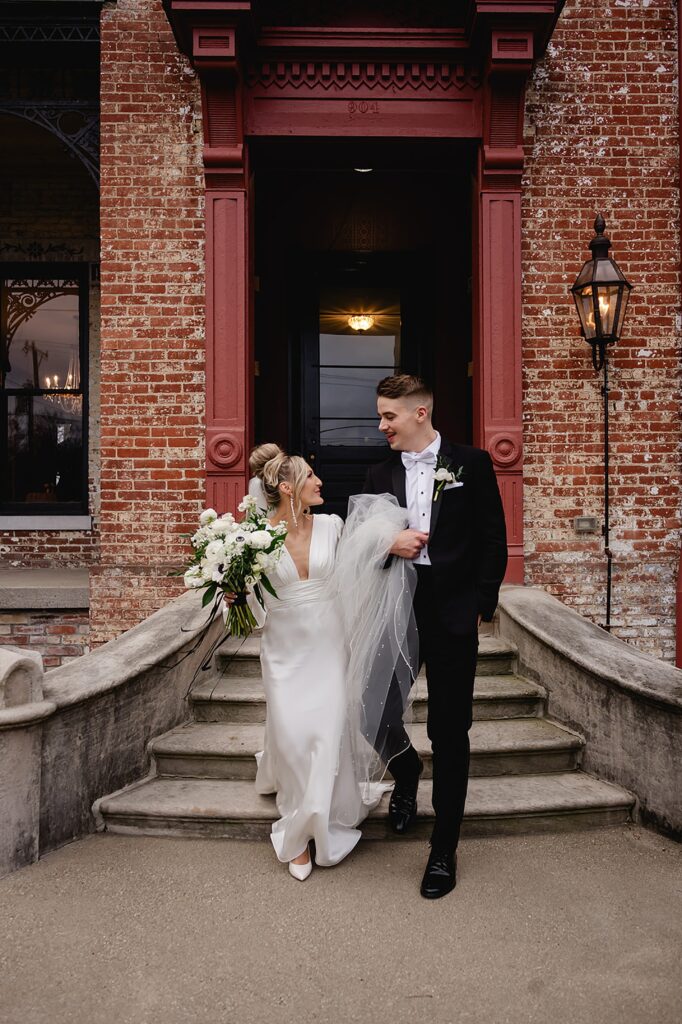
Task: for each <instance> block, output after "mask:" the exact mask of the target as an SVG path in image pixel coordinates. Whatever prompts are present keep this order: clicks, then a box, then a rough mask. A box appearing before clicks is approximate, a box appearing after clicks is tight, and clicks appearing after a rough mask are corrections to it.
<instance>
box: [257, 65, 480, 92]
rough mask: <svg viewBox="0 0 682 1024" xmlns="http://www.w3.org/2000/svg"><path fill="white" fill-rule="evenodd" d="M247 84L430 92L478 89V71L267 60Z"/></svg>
mask: <svg viewBox="0 0 682 1024" xmlns="http://www.w3.org/2000/svg"><path fill="white" fill-rule="evenodd" d="M246 84H247V85H248V86H250V87H253V86H255V85H259V86H262V87H263V88H266V89H269V88H274V89H287V88H291V89H319V88H322V89H369V90H372V89H382V90H384V89H390V90H391V91H393V90H396V89H397V90H399V91H401V92H402V91H403V90H407V91H412V92H416V91H422V90H424V89H426V90H428V91H429V92H433V91H434V90H440V91H448V90H450V89H460V90H461V89H464V88H469V89H477V88H478V87H479V86H480V84H481V80H480V76H479V74H478V72H477V71H476V70H475V69H473V68H470V67H468V66H467V65H465V64H445V63H419V64H418V63H404V62H403V63H388V62H376V61H366V62H364V61H363V62H359V61H358V62H353V61H265V62H263V63H261V64H258V65H251V66H250V67H249V68H248V69H247V71H246Z"/></svg>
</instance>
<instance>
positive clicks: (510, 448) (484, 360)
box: [473, 31, 533, 583]
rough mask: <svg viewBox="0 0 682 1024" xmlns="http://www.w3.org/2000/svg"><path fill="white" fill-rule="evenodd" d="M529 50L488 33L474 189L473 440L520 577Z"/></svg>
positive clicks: (524, 42) (524, 41) (529, 44)
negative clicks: (492, 477) (495, 493)
mask: <svg viewBox="0 0 682 1024" xmlns="http://www.w3.org/2000/svg"><path fill="white" fill-rule="evenodd" d="M532 58H533V37H532V34H531V33H529V32H507V31H504V32H503V31H493V32H492V33H491V47H490V59H489V61H488V66H487V74H486V79H485V86H484V87H485V97H484V124H483V142H482V145H481V149H480V153H479V165H478V178H477V183H476V193H475V196H474V232H473V237H474V440H475V443H476V444H478V445H480V447H482V448H486V449H487V451H488V452H489V453H490V455H491V457H492V460H493V463H494V466H495V472H496V474H497V479H498V483H499V485H500V491H501V494H502V501H503V503H504V509H505V514H506V519H507V536H508V544H509V564H508V568H507V576H506V581H507V582H508V583H523V394H522V344H521V172H522V169H523V149H522V145H521V143H522V137H523V108H524V92H525V84H526V79H527V76H528V74H529V72H530V69H531V65H532Z"/></svg>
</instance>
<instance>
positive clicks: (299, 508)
mask: <svg viewBox="0 0 682 1024" xmlns="http://www.w3.org/2000/svg"><path fill="white" fill-rule="evenodd" d="M308 468H309V467H308V463H307V462H306V461H305V459H303V458H301V456H300V455H287V453H286V452H284V451H282V449H281V448H280V447H279V445H277V444H272V443H270V444H261V445H258V447H257V448H254V449H253V451H252V452H251V455H250V456H249V470H250V472H251V475H252V476H257V477H258V479H259V480H260V481H261V483H262V484H263V491H264V492H265V497H266V500H267V503H268V505H269V506H270V507H271V508H275V507H276V506H277V505H279V503H280V501H281V500H282V493H281V491H280V489H279V485H280V484H283V483H287V484H290V485H291V490H292V492H293V493H292V497H293V499H294V512H295V513H296V515H297V516H299V515H301V513H302V512H307V511H308V510H307V509H304V508H303V505H302V503H301V491H302V490H303V486H304V484H305V482H306V479H307V477H308Z"/></svg>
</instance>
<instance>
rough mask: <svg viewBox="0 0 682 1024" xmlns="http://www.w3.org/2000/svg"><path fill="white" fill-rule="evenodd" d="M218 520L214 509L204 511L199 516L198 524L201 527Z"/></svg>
mask: <svg viewBox="0 0 682 1024" xmlns="http://www.w3.org/2000/svg"><path fill="white" fill-rule="evenodd" d="M217 518H218V513H217V512H216V510H215V509H214V508H207V509H205V510H204V511H203V512H202V513H201V515H200V516H199V522H200V523H201V525H202V526H208V524H209V523H214V522H215V521H216V519H217Z"/></svg>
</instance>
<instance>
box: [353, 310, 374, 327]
mask: <svg viewBox="0 0 682 1024" xmlns="http://www.w3.org/2000/svg"><path fill="white" fill-rule="evenodd" d="M348 326H349V327H351V328H352V329H353V330H354V331H368V330H369V329H370V327H374V317H373V316H371V314H369V313H353V315H352V316H349V317H348Z"/></svg>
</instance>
